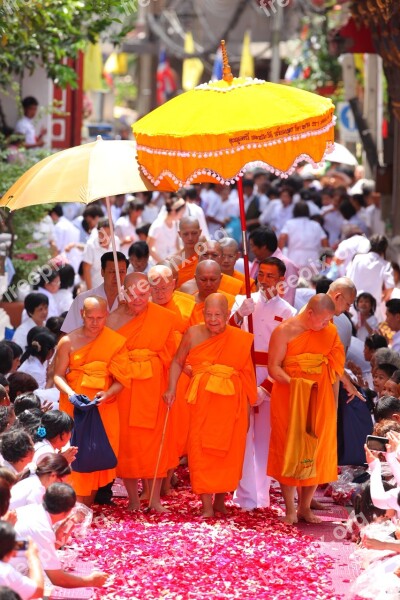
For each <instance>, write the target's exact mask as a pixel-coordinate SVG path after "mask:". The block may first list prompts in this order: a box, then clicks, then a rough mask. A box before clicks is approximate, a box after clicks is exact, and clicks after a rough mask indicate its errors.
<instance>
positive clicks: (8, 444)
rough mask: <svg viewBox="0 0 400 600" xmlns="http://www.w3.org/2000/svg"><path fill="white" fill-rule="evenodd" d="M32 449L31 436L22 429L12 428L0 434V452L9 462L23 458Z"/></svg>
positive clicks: (15, 461) (12, 462)
mask: <svg viewBox="0 0 400 600" xmlns="http://www.w3.org/2000/svg"><path fill="white" fill-rule="evenodd" d="M33 450H34V447H33V441H32V438H31V436H30V435H29V433H27V432H26V431H25V430H24V429H18V428H15V429H14V428H12V429H10V430H9V431H5V432H4V433H2V434H1V436H0V452H1V454H2V456H3V458H4V460H6V461H7V462H9V463H11V464H14V463H17V462H18V461H20V460H22V459H24V458H25V457H26V456H27V455H28V454H29V453H30V452H32V451H33Z"/></svg>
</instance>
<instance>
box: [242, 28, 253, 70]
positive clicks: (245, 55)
mask: <svg viewBox="0 0 400 600" xmlns="http://www.w3.org/2000/svg"><path fill="white" fill-rule="evenodd" d="M239 77H254V58H253V56H252V54H251V51H250V32H249V31H246V33H245V34H244V38H243V46H242V58H241V59H240V72H239Z"/></svg>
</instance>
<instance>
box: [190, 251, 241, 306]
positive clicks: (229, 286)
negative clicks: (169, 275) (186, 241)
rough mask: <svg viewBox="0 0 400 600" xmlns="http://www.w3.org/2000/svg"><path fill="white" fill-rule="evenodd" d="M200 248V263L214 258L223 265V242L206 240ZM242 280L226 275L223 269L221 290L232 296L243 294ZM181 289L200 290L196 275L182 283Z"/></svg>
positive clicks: (194, 291) (193, 292) (192, 292)
mask: <svg viewBox="0 0 400 600" xmlns="http://www.w3.org/2000/svg"><path fill="white" fill-rule="evenodd" d="M198 249H199V263H200V262H202V261H204V260H214V261H215V262H216V263H218V264H219V266H221V262H222V247H221V244H220V243H219V242H217V241H215V240H205V241H204V242H201V243H200V244H198ZM242 285H243V284H242V282H241V281H239V280H238V279H235V278H234V277H231V276H230V275H226V274H225V273H222V269H221V281H220V283H219V289H218V291H219V292H226V293H227V294H230V295H231V296H237V295H238V294H241V293H242V292H241V291H240V290H241V289H242ZM179 290H180V291H181V292H185V293H186V294H192V295H194V294H196V292H197V291H198V287H197V280H196V277H194V278H193V279H191V280H190V281H187V282H186V283H185V284H184V285H182V286H181V287H180V288H179Z"/></svg>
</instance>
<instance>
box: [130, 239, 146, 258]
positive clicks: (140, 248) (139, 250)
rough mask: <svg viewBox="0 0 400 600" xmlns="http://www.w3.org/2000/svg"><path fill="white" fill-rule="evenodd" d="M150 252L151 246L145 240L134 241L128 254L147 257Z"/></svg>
mask: <svg viewBox="0 0 400 600" xmlns="http://www.w3.org/2000/svg"><path fill="white" fill-rule="evenodd" d="M149 254H150V252H149V246H148V244H147V242H144V241H143V240H141V241H139V242H134V243H133V244H132V245H131V246H130V247H129V250H128V256H136V258H147V257H148V256H149Z"/></svg>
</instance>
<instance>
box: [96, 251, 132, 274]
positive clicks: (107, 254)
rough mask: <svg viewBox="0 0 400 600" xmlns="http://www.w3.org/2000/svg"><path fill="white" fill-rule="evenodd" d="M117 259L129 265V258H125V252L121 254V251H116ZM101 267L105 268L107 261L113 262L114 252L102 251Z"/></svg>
mask: <svg viewBox="0 0 400 600" xmlns="http://www.w3.org/2000/svg"><path fill="white" fill-rule="evenodd" d="M117 261H118V262H119V263H120V262H124V263H125V266H126V267H128V265H129V260H128V259H127V258H126V256H125V254H123V252H117ZM100 262H101V268H102V270H103V271H104V270H105V268H106V264H107V263H108V262H114V254H113V253H112V252H104V254H103V255H102V257H101V259H100Z"/></svg>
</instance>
